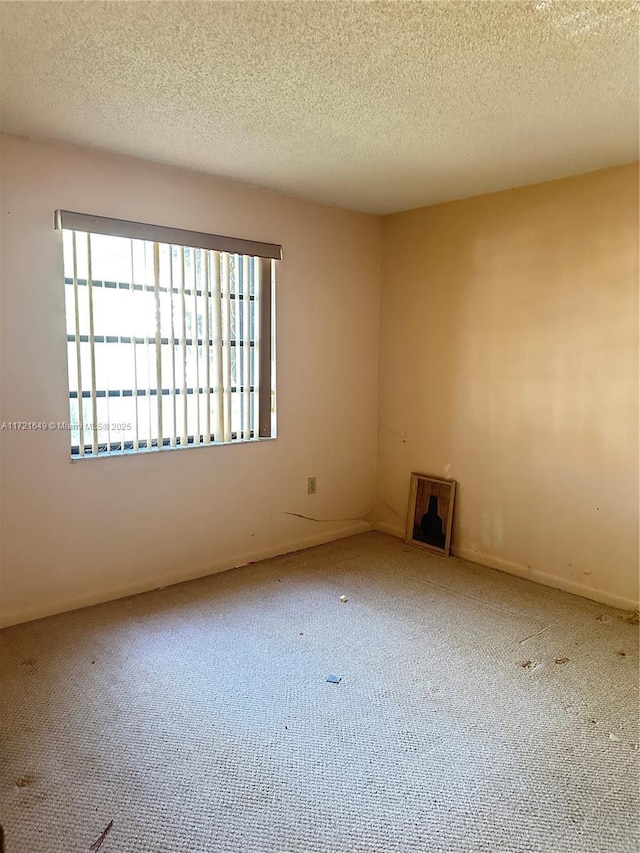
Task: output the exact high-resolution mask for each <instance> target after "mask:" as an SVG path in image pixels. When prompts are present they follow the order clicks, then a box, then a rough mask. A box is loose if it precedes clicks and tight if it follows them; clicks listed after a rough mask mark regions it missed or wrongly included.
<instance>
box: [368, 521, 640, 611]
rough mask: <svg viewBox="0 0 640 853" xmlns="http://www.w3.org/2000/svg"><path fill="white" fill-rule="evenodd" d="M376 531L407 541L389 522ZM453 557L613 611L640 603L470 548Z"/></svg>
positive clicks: (378, 525)
mask: <svg viewBox="0 0 640 853" xmlns="http://www.w3.org/2000/svg"><path fill="white" fill-rule="evenodd" d="M372 524H373V527H374V528H375V529H376V530H381V531H382V532H383V533H390V534H391V535H392V536H398V537H399V538H400V539H404V530H403V529H401V528H399V527H398V526H397V525H393V524H388V523H386V522H380V521H375V522H373V523H372ZM451 553H452V554H453V555H454V556H455V557H460V558H461V559H463V560H468V561H469V562H470V563H477V564H478V565H480V566H486V567H487V568H489V569H497V570H498V571H500V572H506V573H507V574H509V575H515V576H516V577H519V578H525V579H526V580H530V581H534V582H535V583H539V584H542V585H543V586H549V587H552V588H553V589H560V590H562V591H563V592H570V593H572V594H573V595H579V596H581V597H582V598H589V599H591V600H592V601H598V602H599V603H600V604H609V605H610V606H611V607H618V608H620V609H621V610H637V609H638V602H637V601H634V600H633V599H632V598H623V596H621V595H614V594H613V593H611V592H606V591H605V590H601V589H595V588H594V587H591V586H587V585H586V584H583V583H579V582H578V581H573V580H570V579H569V578H562V577H560V576H559V575H551V574H549V573H548V572H542V571H540V570H539V569H529V568H527V566H522V565H520V564H519V563H512V562H511V561H510V560H503V559H501V558H500V557H491V556H489V555H488V554H482V553H481V552H480V551H472V550H471V549H469V548H458V547H456V546H453V547H452V548H451Z"/></svg>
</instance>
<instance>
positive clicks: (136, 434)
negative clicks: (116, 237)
mask: <svg viewBox="0 0 640 853" xmlns="http://www.w3.org/2000/svg"><path fill="white" fill-rule="evenodd" d="M129 254H130V257H131V291H130V293H131V300H130V301H131V352H132V355H133V389H132V390H133V411H134V432H133V449H134V450H138V449H139V446H140V419H139V417H138V355H137V352H136V333H137V329H136V301H135V288H134V282H135V264H134V260H133V240H129Z"/></svg>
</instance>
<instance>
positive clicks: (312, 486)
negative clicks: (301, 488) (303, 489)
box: [307, 477, 316, 495]
mask: <svg viewBox="0 0 640 853" xmlns="http://www.w3.org/2000/svg"><path fill="white" fill-rule="evenodd" d="M315 493H316V478H315V477H309V479H308V480H307V494H308V495H315Z"/></svg>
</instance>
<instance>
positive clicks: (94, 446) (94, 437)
mask: <svg viewBox="0 0 640 853" xmlns="http://www.w3.org/2000/svg"><path fill="white" fill-rule="evenodd" d="M87 287H88V289H89V354H90V359H91V417H92V418H93V424H92V431H91V450H92V453H94V454H97V453H98V398H97V396H96V392H97V390H98V389H97V388H96V352H95V333H94V316H93V271H92V268H91V234H87Z"/></svg>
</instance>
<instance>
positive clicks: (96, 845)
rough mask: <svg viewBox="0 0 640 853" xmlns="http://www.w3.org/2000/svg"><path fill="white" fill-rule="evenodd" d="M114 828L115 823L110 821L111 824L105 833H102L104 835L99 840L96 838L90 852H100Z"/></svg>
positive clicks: (107, 826)
mask: <svg viewBox="0 0 640 853" xmlns="http://www.w3.org/2000/svg"><path fill="white" fill-rule="evenodd" d="M112 827H113V821H112V820H110V821H109V823H108V824H107V825H106V827H105V829H104V831H103V832H102V835H100V837H99V838H96V840H95V841H94V842H93V844H92V845H91V847H89V850H93V853H98V850H99V849H100V848H101V847H102V845H103V844H104V842H105V839H106V837H107V835H109V833H110V832H111V829H112Z"/></svg>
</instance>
